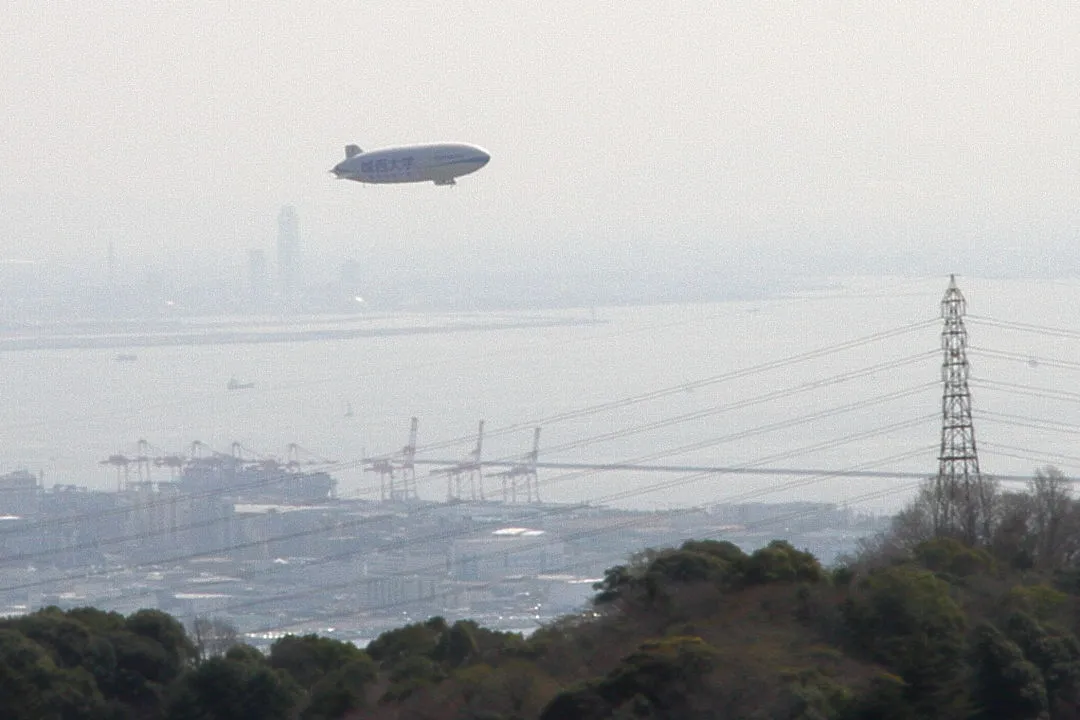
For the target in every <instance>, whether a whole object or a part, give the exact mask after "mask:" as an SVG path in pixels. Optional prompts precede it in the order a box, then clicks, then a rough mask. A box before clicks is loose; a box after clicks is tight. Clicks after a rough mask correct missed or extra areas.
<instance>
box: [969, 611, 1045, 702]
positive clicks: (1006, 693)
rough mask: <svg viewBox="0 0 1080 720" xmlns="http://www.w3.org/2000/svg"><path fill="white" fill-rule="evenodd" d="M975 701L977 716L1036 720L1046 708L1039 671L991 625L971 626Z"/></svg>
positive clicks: (1012, 643) (1043, 688)
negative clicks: (973, 633)
mask: <svg viewBox="0 0 1080 720" xmlns="http://www.w3.org/2000/svg"><path fill="white" fill-rule="evenodd" d="M972 664H973V666H974V668H975V677H974V683H975V692H974V695H975V701H976V704H977V705H978V707H979V714H978V717H979V718H981V720H1038V719H1039V718H1041V717H1044V714H1045V713H1046V712H1047V710H1048V709H1049V703H1048V702H1047V698H1046V685H1045V684H1044V683H1043V678H1042V674H1041V673H1040V672H1039V669H1038V668H1037V667H1035V665H1033V664H1032V663H1030V662H1028V661H1027V660H1025V659H1024V653H1023V652H1022V651H1021V650H1020V648H1019V647H1017V645H1016V643H1014V642H1012V641H1011V640H1009V639H1008V638H1007V637H1005V636H1004V635H1002V634H1001V633H1000V632H999V631H998V630H997V628H995V627H994V626H993V625H989V624H983V625H980V626H979V627H978V628H976V630H975V640H974V657H973V662H972Z"/></svg>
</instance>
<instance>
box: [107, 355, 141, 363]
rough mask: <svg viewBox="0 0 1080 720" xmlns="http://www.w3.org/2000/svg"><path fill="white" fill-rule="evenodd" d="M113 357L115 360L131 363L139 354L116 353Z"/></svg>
mask: <svg viewBox="0 0 1080 720" xmlns="http://www.w3.org/2000/svg"><path fill="white" fill-rule="evenodd" d="M113 359H114V360H116V362H122V363H133V362H135V361H136V360H138V359H139V356H138V355H132V354H130V353H120V354H119V355H117V356H116V357H115V358H113Z"/></svg>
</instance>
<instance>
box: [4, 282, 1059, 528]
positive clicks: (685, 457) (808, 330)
mask: <svg viewBox="0 0 1080 720" xmlns="http://www.w3.org/2000/svg"><path fill="white" fill-rule="evenodd" d="M960 283H961V288H962V289H963V290H964V292H965V295H966V296H967V300H968V313H969V315H970V316H971V317H970V318H969V323H968V331H969V336H970V340H969V342H970V344H971V346H972V348H973V349H972V352H971V361H972V377H973V383H972V388H973V394H974V407H975V415H976V438H977V441H978V443H979V449H980V455H981V459H982V466H983V469H984V471H988V472H992V473H998V474H1027V473H1030V472H1032V471H1033V470H1034V469H1035V468H1036V467H1040V466H1043V465H1046V464H1054V465H1056V466H1058V467H1060V468H1061V469H1062V470H1063V471H1065V472H1066V473H1070V474H1071V473H1076V474H1078V475H1080V447H1078V445H1080V390H1077V379H1078V377H1080V372H1078V371H1080V352H1078V351H1080V314H1078V312H1077V311H1076V310H1075V308H1080V283H1073V282H1069V283H1065V282H1058V283H1052V282H1046V281H1042V282H1040V281H1020V280H1009V281H1002V280H997V281H985V280H978V279H970V280H965V279H961V281H960ZM946 284H947V280H943V279H941V278H933V279H929V280H906V279H905V280H901V279H888V278H860V279H854V280H852V279H844V280H837V281H835V282H830V283H822V285H821V287H820V289H819V290H817V291H814V292H806V293H802V294H799V295H797V296H792V297H787V298H781V299H775V300H767V301H754V302H730V303H715V304H701V305H665V306H655V307H632V308H625V307H624V308H597V309H595V310H594V311H592V312H590V311H589V310H576V311H560V312H543V313H529V314H524V313H523V314H521V316H520V317H521V318H525V319H535V318H537V317H550V318H562V319H578V320H588V319H590V318H592V317H593V316H595V319H596V320H598V321H599V322H597V323H594V324H576V325H564V326H553V327H530V328H519V329H497V330H477V331H466V332H454V333H425V334H413V335H410V334H402V335H391V336H381V337H360V338H351V339H344V340H312V341H302V342H301V341H294V342H276V343H262V344H260V343H251V344H232V345H214V344H203V345H190V346H174V347H151V348H145V347H138V348H110V349H70V350H22V351H9V352H0V367H2V372H3V376H2V377H3V383H2V390H0V396H2V402H0V473H2V472H7V471H9V470H13V469H16V468H27V469H29V470H31V471H32V472H35V473H38V472H40V473H41V474H42V475H43V477H44V480H45V482H46V484H49V485H51V484H57V483H63V484H76V485H83V486H88V487H94V488H115V487H116V485H117V481H118V477H117V472H116V470H115V469H114V468H112V467H110V466H107V465H102V464H101V463H100V461H102V460H104V459H105V458H107V457H108V456H110V455H113V454H124V455H128V456H134V455H135V454H136V453H137V442H138V440H139V439H140V438H143V439H145V440H146V441H148V442H149V443H150V444H151V445H152V446H153V448H154V450H153V452H154V453H159V454H164V453H183V452H187V451H188V450H189V449H190V445H191V443H192V441H195V440H199V441H202V442H203V443H206V444H207V445H209V446H210V447H212V448H214V449H216V450H218V451H221V452H230V450H231V447H232V444H233V443H234V442H238V443H240V444H241V445H242V446H243V447H244V448H245V451H246V452H248V453H259V454H267V455H274V456H278V457H280V458H284V457H285V456H286V453H287V447H288V445H289V444H290V443H296V444H297V445H299V446H301V447H302V448H304V449H305V450H307V451H310V452H311V453H313V455H314V456H318V457H320V458H324V459H328V460H333V461H335V464H334V465H333V466H332V467H331V468H330V469H331V472H332V473H333V474H334V475H335V476H336V477H337V478H338V479H339V481H340V488H339V490H340V493H341V494H342V495H346V496H358V495H359V496H369V497H370V496H373V490H374V489H375V488H376V487H377V484H376V482H377V481H376V478H374V477H373V476H372V475H371V474H365V473H363V472H362V470H361V462H360V461H361V459H362V458H363V457H365V456H370V455H375V454H379V453H385V452H391V451H394V450H397V449H399V448H401V447H402V446H403V445H404V444H405V443H406V440H407V431H408V425H409V418H410V417H411V416H413V415H415V416H417V417H418V418H419V420H420V436H419V446H420V449H421V452H420V455H419V457H421V458H425V457H426V458H464V457H465V455H466V454H467V453H468V452H469V450H470V449H471V447H472V445H473V443H474V437H473V436H474V435H475V431H476V426H477V423H478V421H479V420H480V419H484V420H485V421H486V426H487V430H488V433H487V437H486V438H485V442H484V456H485V458H488V459H512V458H515V457H517V456H519V455H521V454H523V453H524V452H526V451H527V450H528V449H529V446H530V444H531V442H532V429H531V428H532V427H533V425H534V424H540V425H542V427H543V430H542V437H541V460H548V461H574V462H591V463H600V462H604V463H608V462H616V461H635V460H637V461H642V462H646V461H647V462H650V463H667V464H674V463H678V464H695V465H715V466H750V465H754V466H762V467H781V468H807V469H809V468H823V469H827V470H850V469H863V468H873V469H880V470H897V471H904V472H918V473H921V472H925V473H933V472H934V471H935V470H936V462H937V461H936V456H937V445H938V442H939V439H940V425H941V420H940V411H941V388H940V365H941V357H940V353H939V352H936V351H937V350H938V349H939V348H940V333H941V323H940V320H938V316H939V312H940V305H939V303H940V300H941V297H942V295H943V294H944V291H945V287H946ZM508 318H509V319H511V320H512V319H514V316H513V315H508V314H506V313H501V314H498V315H495V314H492V315H490V316H484V315H472V316H470V317H469V320H470V321H479V322H486V323H496V322H497V323H505V322H506V321H507V319H508ZM443 321H446V318H445V317H443V318H437V319H434V320H430V323H438V322H443ZM417 322H425V323H426V322H429V320H425V319H424V318H420V319H418V318H417V317H416V316H409V317H402V318H400V324H401V325H402V326H405V325H409V324H415V323H417ZM394 323H395V320H394V319H393V318H391V319H389V320H386V321H383V324H384V325H387V326H393V325H394ZM1012 323H1026V324H1028V325H1030V326H1033V327H1019V326H1014V325H1012ZM909 326H910V327H909ZM902 328H909V329H908V330H907V331H906V332H897V333H893V334H890V333H891V331H899V330H901V329H902ZM875 334H878V335H879V337H876V338H873V339H870V340H867V341H866V342H863V343H858V344H853V346H851V347H847V348H844V347H842V344H843V343H845V342H848V341H856V340H860V339H864V338H868V337H870V336H873V335H875ZM819 350H824V351H825V352H821V353H816V352H815V351H819ZM118 353H132V354H135V355H137V360H136V361H134V362H126V363H125V362H118V361H117V360H116V356H117V354H118ZM793 358H794V360H793ZM232 377H235V378H237V379H238V380H240V381H243V382H252V383H254V388H252V389H249V390H235V391H228V390H226V383H227V381H228V380H229V379H230V378H232ZM350 407H351V409H352V414H351V415H349V414H347V411H348V410H349V408H350ZM156 472H159V473H160V477H162V478H164V477H167V474H166V473H165V471H164V470H157V471H156ZM418 477H419V478H420V482H419V487H420V493H421V495H422V496H424V497H427V498H431V499H438V498H442V497H445V495H446V486H445V481H444V480H441V479H438V478H435V477H429V476H428V475H427V469H426V468H421V470H420V471H419V472H418ZM540 480H541V494H542V496H543V498H544V499H545V500H551V501H560V502H566V501H592V502H606V503H609V504H615V505H621V506H627V507H671V506H682V505H691V504H700V503H704V502H713V501H715V502H723V501H736V500H740V501H779V500H792V499H809V500H832V501H848V502H852V503H853V504H858V505H860V506H864V507H873V508H888V507H893V506H895V504H896V502H897V501H898V500H901V499H903V498H904V497H906V496H907V494H908V493H910V488H911V487H912V483H913V482H914V481H912V480H880V479H879V480H862V479H853V478H835V477H834V478H828V477H821V478H817V477H792V476H788V477H785V476H779V477H777V476H772V477H750V476H744V475H721V476H711V477H696V476H689V475H685V474H659V473H633V472H618V473H615V472H605V473H580V472H579V473H567V472H564V471H555V470H542V471H541V474H540ZM496 483H497V481H495V480H492V481H491V484H490V485H489V486H488V490H489V494H497V488H498V486H497V484H496Z"/></svg>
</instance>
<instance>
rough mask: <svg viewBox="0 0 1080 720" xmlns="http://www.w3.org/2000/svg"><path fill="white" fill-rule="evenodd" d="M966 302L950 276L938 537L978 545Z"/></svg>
mask: <svg viewBox="0 0 1080 720" xmlns="http://www.w3.org/2000/svg"><path fill="white" fill-rule="evenodd" d="M966 310H967V302H966V301H965V300H964V296H963V294H962V293H961V292H960V288H958V287H957V286H956V276H955V275H950V276H949V288H948V290H946V291H945V297H944V298H943V299H942V301H941V317H942V319H944V321H945V327H944V329H943V330H942V332H941V349H942V350H943V351H944V355H945V358H944V362H943V364H942V366H941V379H942V382H943V384H944V393H943V395H942V398H941V452H940V454H939V455H938V475H937V483H936V488H935V490H936V492H935V496H936V499H937V503H936V507H935V517H934V524H935V531H937V532H938V533H939V534H946V533H957V532H958V533H959V534H960V536H961V537H962V538H963V539H964V540H966V541H968V542H970V543H972V544H974V543H975V541H976V540H977V539H978V536H979V520H980V518H979V515H980V508H982V507H983V505H984V503H983V501H984V498H982V497H981V493H982V492H984V491H985V490H986V488H985V486H984V483H983V482H982V477H981V474H980V472H979V455H978V453H977V452H976V450H975V426H974V425H973V424H972V420H971V389H970V388H969V387H968V373H969V366H968V359H967V330H966V329H965V328H964V313H965V312H966Z"/></svg>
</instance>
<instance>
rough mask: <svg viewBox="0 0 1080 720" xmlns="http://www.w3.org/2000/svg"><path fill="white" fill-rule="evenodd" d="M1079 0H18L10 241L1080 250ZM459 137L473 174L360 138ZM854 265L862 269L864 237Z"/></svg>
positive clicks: (718, 255) (585, 261)
mask: <svg viewBox="0 0 1080 720" xmlns="http://www.w3.org/2000/svg"><path fill="white" fill-rule="evenodd" d="M1078 40H1080V5H1078V4H1077V3H1075V2H1064V1H1063V2H1039V3H1036V2H1032V1H1031V0H1016V1H1013V0H1001V1H1000V2H993V3H976V2H971V1H970V0H956V1H947V0H936V1H933V2H878V1H874V2H871V1H869V0H868V1H867V2H853V1H852V2H847V1H836V2H817V3H815V2H768V3H765V2H760V3H758V2H755V3H748V2H720V3H706V2H700V0H694V1H693V2H690V1H687V0H668V1H667V2H657V0H650V1H649V2H640V1H638V0H621V1H620V2H606V1H600V0H589V1H587V2H581V1H580V0H545V1H544V2H533V1H531V0H530V1H526V0H470V1H464V0H441V1H440V2H418V1H416V0H354V1H353V2H337V1H335V0H324V1H322V2H317V3H309V2H305V3H301V2H293V1H291V0H273V1H263V0H249V1H247V2H219V1H217V0H215V1H210V0H199V1H196V0H183V1H181V0H176V1H169V0H160V1H158V2H145V1H144V0H138V1H134V0H132V1H127V0H112V1H109V0H104V1H102V2H91V3H87V2H58V1H48V0H33V1H31V0H8V2H6V3H5V6H4V13H3V22H2V25H0V97H2V98H3V102H4V112H3V116H2V118H0V127H2V138H3V140H2V143H0V167H2V171H0V208H2V210H0V237H2V238H3V250H2V252H0V257H8V258H11V257H21V258H29V259H43V260H44V259H56V258H72V257H77V256H85V255H86V254H94V255H97V256H99V257H101V258H104V256H105V248H106V246H107V244H108V243H109V242H112V243H113V244H114V245H115V247H116V250H117V252H118V254H119V255H120V256H121V258H122V259H124V260H126V261H128V262H142V261H143V260H144V259H148V258H154V257H157V258H160V257H166V256H169V255H189V256H190V257H191V258H194V259H196V260H198V261H200V262H201V261H206V262H210V261H211V260H217V259H220V258H224V259H225V261H230V258H232V260H233V261H235V262H237V263H240V262H242V253H243V252H244V251H245V250H246V249H247V248H249V247H263V248H266V249H267V250H270V251H271V257H273V254H272V248H273V239H274V235H275V232H276V215H277V212H278V209H279V208H280V206H281V205H283V204H286V203H289V204H294V205H295V206H296V207H297V210H298V212H299V214H300V218H301V223H302V231H303V240H304V244H305V246H306V249H308V250H310V251H312V252H314V253H317V254H320V255H325V256H328V257H340V258H345V257H352V258H356V259H360V260H365V259H372V260H373V261H377V262H383V263H386V264H387V267H388V268H390V269H392V268H393V267H400V266H401V265H403V264H412V265H416V266H430V267H435V268H438V267H453V268H457V267H469V266H475V267H479V268H498V267H506V266H517V265H523V264H528V263H536V264H539V265H541V266H543V267H549V268H554V269H573V268H580V267H583V266H585V267H588V266H596V267H600V268H607V269H619V268H641V267H649V266H656V263H659V262H663V263H667V264H668V266H669V267H672V268H680V267H687V266H701V267H716V268H725V267H730V266H731V265H732V264H733V263H734V264H737V263H740V262H744V261H746V262H749V261H752V260H754V259H756V260H757V261H758V262H765V263H769V262H772V261H774V260H775V261H783V260H784V259H786V258H794V259H795V260H796V261H797V262H804V261H807V260H813V259H815V258H816V259H818V260H821V259H822V258H825V259H839V260H838V262H839V261H841V260H842V261H844V262H855V261H857V260H858V259H859V258H864V259H867V260H868V261H869V262H872V263H878V264H879V265H881V266H882V267H885V266H886V265H888V266H889V267H892V268H893V269H895V270H904V269H911V268H914V269H917V270H925V271H930V272H934V273H939V274H941V273H947V272H949V271H956V272H971V271H973V270H983V271H986V270H989V271H1002V270H1017V271H1030V270H1032V269H1042V268H1044V267H1045V266H1046V264H1047V263H1053V262H1057V261H1061V260H1063V259H1065V258H1068V259H1070V261H1071V262H1074V264H1075V262H1076V261H1075V260H1073V259H1074V258H1076V257H1077V255H1078V253H1077V252H1076V250H1075V248H1076V246H1077V240H1078V237H1077V235H1078V230H1077V228H1078V227H1080V192H1078V190H1080V187H1078V185H1080V91H1078V90H1077V88H1080V42H1078ZM430 140H461V141H466V142H472V143H475V144H478V145H481V146H483V147H485V148H486V149H488V150H489V151H490V152H491V154H492V156H493V159H492V161H491V163H490V164H489V165H488V166H487V167H486V168H484V169H483V170H481V171H480V172H478V173H477V174H475V175H471V176H468V177H466V178H463V179H461V180H460V181H459V184H458V186H457V187H453V188H445V187H444V188H437V187H434V186H432V185H430V184H425V185H415V186H409V185H398V186H387V187H366V186H362V185H358V184H356V183H349V182H346V181H338V180H334V179H333V178H332V176H331V175H329V174H328V173H327V170H328V169H329V168H330V167H331V166H333V165H334V164H335V163H336V162H337V161H338V160H339V159H340V158H341V157H342V154H343V146H344V145H345V144H346V143H348V142H356V143H358V144H359V145H360V146H361V147H363V148H365V149H368V148H375V147H379V146H382V145H391V144H402V143H410V142H423V141H430ZM839 269H841V270H842V269H843V266H841V267H840V268H839Z"/></svg>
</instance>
